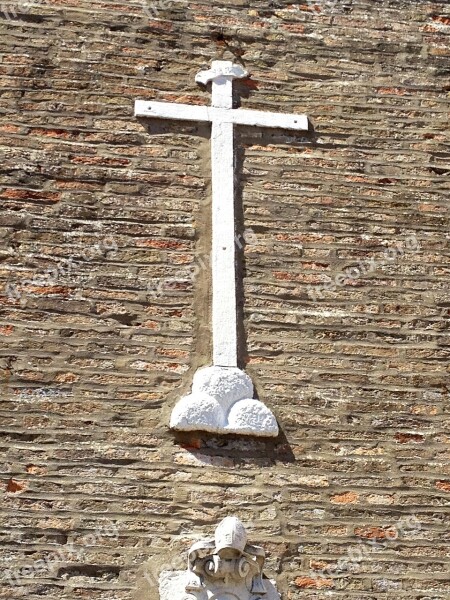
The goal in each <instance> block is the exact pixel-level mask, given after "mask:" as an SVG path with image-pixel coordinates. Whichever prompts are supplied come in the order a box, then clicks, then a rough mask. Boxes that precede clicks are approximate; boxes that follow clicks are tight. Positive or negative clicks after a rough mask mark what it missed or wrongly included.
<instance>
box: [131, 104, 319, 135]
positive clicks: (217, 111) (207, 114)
mask: <svg viewBox="0 0 450 600" xmlns="http://www.w3.org/2000/svg"><path fill="white" fill-rule="evenodd" d="M135 116H136V117H154V118H159V119H179V120H183V121H209V122H213V121H214V122H221V123H234V124H235V125H254V126H257V127H273V128H277V129H278V128H279V129H293V130H298V131H307V130H308V117H307V116H306V115H293V114H285V113H270V112H264V111H262V110H245V109H243V108H236V109H228V108H215V107H210V106H191V105H189V104H176V103H173V102H148V101H146V100H136V105H135Z"/></svg>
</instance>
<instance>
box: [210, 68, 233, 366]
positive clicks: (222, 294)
mask: <svg viewBox="0 0 450 600" xmlns="http://www.w3.org/2000/svg"><path fill="white" fill-rule="evenodd" d="M211 91H212V106H214V107H217V108H226V109H231V108H233V79H232V77H226V76H223V75H222V76H218V77H217V76H216V77H215V78H214V79H212V90H211ZM211 171H212V231H213V235H212V332H213V364H214V365H215V366H219V367H237V306H236V252H235V245H234V237H235V225H234V221H235V219H234V213H235V207H234V199H235V175H234V171H235V169H234V125H233V123H223V122H220V121H216V120H214V121H213V122H212V130H211Z"/></svg>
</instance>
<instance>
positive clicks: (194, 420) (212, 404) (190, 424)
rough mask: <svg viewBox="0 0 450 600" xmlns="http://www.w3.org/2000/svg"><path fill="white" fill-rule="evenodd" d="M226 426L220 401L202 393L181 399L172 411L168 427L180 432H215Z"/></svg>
mask: <svg viewBox="0 0 450 600" xmlns="http://www.w3.org/2000/svg"><path fill="white" fill-rule="evenodd" d="M225 426H226V416H225V411H224V410H223V408H222V406H221V403H220V401H218V400H217V399H216V398H213V396H209V395H208V394H205V393H203V392H199V393H194V394H189V395H188V396H184V398H181V400H179V401H178V402H177V404H176V406H175V408H174V409H173V411H172V416H171V418H170V427H172V428H173V429H180V430H182V431H198V430H199V429H201V430H202V431H210V432H212V433H215V432H217V431H218V430H220V429H224V428H225Z"/></svg>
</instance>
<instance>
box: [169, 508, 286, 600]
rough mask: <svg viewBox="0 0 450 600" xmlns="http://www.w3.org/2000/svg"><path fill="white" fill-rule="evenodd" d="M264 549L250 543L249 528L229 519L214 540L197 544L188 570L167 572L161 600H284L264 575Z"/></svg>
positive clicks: (220, 526)
mask: <svg viewBox="0 0 450 600" xmlns="http://www.w3.org/2000/svg"><path fill="white" fill-rule="evenodd" d="M264 560H265V553H264V550H263V548H260V547H259V546H253V545H251V544H248V543H247V532H246V531H245V527H244V526H243V524H242V523H241V522H240V521H239V519H237V518H236V517H226V518H225V519H224V520H223V521H222V522H221V523H220V524H219V526H218V527H217V529H216V532H215V536H214V538H211V539H206V540H202V541H200V542H197V543H196V544H194V545H193V546H192V547H191V548H190V550H189V553H188V568H187V570H186V571H163V572H162V573H161V575H160V598H161V600H280V596H279V594H278V592H277V590H276V588H275V585H274V582H272V581H270V580H269V579H266V578H264V576H263V566H264Z"/></svg>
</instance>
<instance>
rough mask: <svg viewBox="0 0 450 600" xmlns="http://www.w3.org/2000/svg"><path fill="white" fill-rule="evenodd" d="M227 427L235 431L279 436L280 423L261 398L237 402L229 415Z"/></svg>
mask: <svg viewBox="0 0 450 600" xmlns="http://www.w3.org/2000/svg"><path fill="white" fill-rule="evenodd" d="M227 428H228V429H230V430H231V431H233V432H234V433H242V434H247V435H267V436H270V435H271V436H277V435H278V425H277V420H276V419H275V417H274V415H273V414H272V412H271V411H270V410H269V409H268V408H267V406H266V405H265V404H263V403H262V402H260V401H259V400H253V399H250V398H248V399H244V400H239V401H238V402H236V403H235V404H234V405H233V406H232V407H231V410H230V412H229V415H228V424H227Z"/></svg>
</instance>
